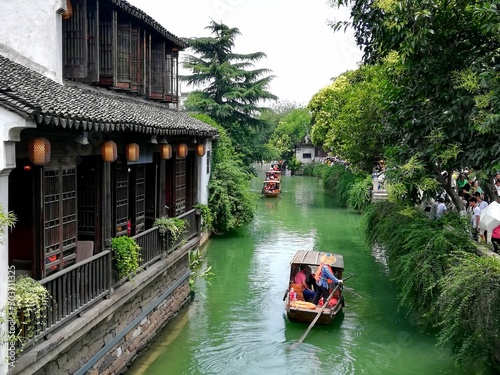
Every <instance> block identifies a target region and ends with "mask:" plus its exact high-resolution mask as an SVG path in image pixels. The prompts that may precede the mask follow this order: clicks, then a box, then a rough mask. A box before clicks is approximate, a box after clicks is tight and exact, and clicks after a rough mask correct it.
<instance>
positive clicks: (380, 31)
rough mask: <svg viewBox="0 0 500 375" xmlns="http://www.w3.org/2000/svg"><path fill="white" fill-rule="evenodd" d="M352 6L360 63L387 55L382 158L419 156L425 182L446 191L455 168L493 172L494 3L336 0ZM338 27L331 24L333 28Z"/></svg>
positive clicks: (497, 153) (396, 160)
mask: <svg viewBox="0 0 500 375" xmlns="http://www.w3.org/2000/svg"><path fill="white" fill-rule="evenodd" d="M335 3H336V4H337V5H349V6H351V19H352V25H353V27H354V29H355V33H356V38H357V42H358V44H359V45H360V47H362V48H363V49H364V52H365V56H364V57H365V62H367V63H371V64H373V63H376V62H379V61H381V59H382V58H384V57H386V56H388V55H390V54H391V53H393V52H394V51H395V52H396V53H397V56H398V57H399V64H398V68H397V69H394V70H392V71H390V72H388V74H389V77H388V78H389V79H390V82H391V83H392V87H388V90H387V88H386V91H385V93H384V97H385V98H386V102H388V103H390V106H388V107H387V124H388V126H386V127H385V137H386V145H387V150H386V156H387V157H389V158H391V159H392V160H393V164H394V165H401V164H404V163H406V162H407V161H408V160H409V159H410V158H411V157H412V156H414V155H416V154H418V155H419V159H420V162H421V163H422V164H423V165H424V168H425V170H426V172H427V174H428V177H430V178H434V179H436V180H437V181H438V182H439V183H440V184H441V186H442V188H443V189H445V190H446V192H447V193H448V194H449V195H450V196H451V197H452V198H453V201H454V202H455V205H456V206H457V209H459V210H461V209H462V208H463V206H462V205H461V201H460V200H459V199H458V197H457V196H456V194H455V192H454V191H453V190H452V189H451V184H450V180H449V179H444V178H442V177H441V176H442V172H444V171H447V172H448V175H449V176H451V172H452V170H454V169H460V168H463V167H464V166H468V167H469V168H473V169H474V170H483V171H485V172H486V173H487V174H489V173H491V172H492V171H493V168H495V167H496V165H498V162H499V160H500V150H499V149H498V147H495V145H496V144H498V142H499V141H500V132H498V129H499V125H500V121H499V120H500V118H499V112H498V110H499V109H500V107H499V106H498V104H499V103H500V102H499V100H498V98H499V94H498V93H499V90H498V85H499V67H500V65H499V64H498V58H499V46H500V40H499V38H498V35H499V34H498V32H497V31H498V20H499V13H498V8H497V6H496V2H495V1H492V0H490V1H481V2H468V1H459V0H452V1H447V0H446V1H445V0H423V1H418V2H417V1H397V0H390V1H369V0H340V1H335ZM340 26H341V25H340V24H336V25H335V27H336V28H339V27H340Z"/></svg>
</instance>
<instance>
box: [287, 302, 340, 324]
mask: <svg viewBox="0 0 500 375" xmlns="http://www.w3.org/2000/svg"><path fill="white" fill-rule="evenodd" d="M286 303H287V309H286V312H287V317H288V320H290V321H291V322H296V323H311V322H312V321H313V320H314V319H315V318H316V316H317V315H318V313H319V312H320V311H321V307H320V306H317V307H316V309H314V310H311V309H303V308H294V307H291V306H289V305H288V301H286ZM341 310H342V302H341V301H339V302H338V303H337V304H336V305H335V306H334V307H332V308H325V309H324V310H323V312H322V313H321V315H320V317H319V318H318V320H317V321H316V324H320V325H330V324H332V323H333V321H334V319H335V316H336V315H337V314H338V313H339V312H340V311H341Z"/></svg>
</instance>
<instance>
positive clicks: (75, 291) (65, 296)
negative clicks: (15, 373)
mask: <svg viewBox="0 0 500 375" xmlns="http://www.w3.org/2000/svg"><path fill="white" fill-rule="evenodd" d="M111 274H112V271H111V252H110V251H103V252H101V253H99V254H97V255H94V256H92V257H90V258H88V259H85V260H84V261H82V262H78V263H77V264H74V265H72V266H70V267H68V268H65V269H63V270H62V271H60V272H57V273H55V274H53V275H51V276H49V277H46V278H45V279H42V280H40V284H41V285H43V286H44V287H45V288H46V289H47V290H48V291H49V294H50V296H51V298H50V299H49V303H48V310H47V315H46V316H45V317H44V321H43V323H42V326H40V327H36V329H35V337H34V338H33V339H32V340H30V341H29V342H28V344H29V343H30V342H31V343H32V342H34V341H36V340H37V339H38V338H39V337H41V336H42V335H43V336H44V335H46V334H48V333H49V332H51V331H53V330H54V329H56V328H57V327H59V326H60V325H62V324H64V323H66V322H68V321H69V320H70V318H71V317H74V316H77V315H78V314H80V313H82V312H83V311H84V310H86V309H88V308H89V307H91V306H92V305H93V304H95V303H96V302H98V301H100V300H101V299H103V298H104V297H106V296H107V295H108V294H109V291H110V288H111Z"/></svg>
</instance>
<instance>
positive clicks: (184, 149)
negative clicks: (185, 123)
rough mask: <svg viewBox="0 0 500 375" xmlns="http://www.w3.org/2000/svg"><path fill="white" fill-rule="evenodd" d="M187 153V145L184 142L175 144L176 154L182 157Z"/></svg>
mask: <svg viewBox="0 0 500 375" xmlns="http://www.w3.org/2000/svg"><path fill="white" fill-rule="evenodd" d="M187 154H188V146H187V145H186V144H185V143H181V144H179V145H177V156H178V157H179V158H181V159H184V158H185V157H186V156H187Z"/></svg>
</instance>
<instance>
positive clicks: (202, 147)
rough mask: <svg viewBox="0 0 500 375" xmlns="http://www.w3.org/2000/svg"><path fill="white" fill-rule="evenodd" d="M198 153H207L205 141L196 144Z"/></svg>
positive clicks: (199, 154)
mask: <svg viewBox="0 0 500 375" xmlns="http://www.w3.org/2000/svg"><path fill="white" fill-rule="evenodd" d="M196 155H198V156H203V155H205V144H204V143H198V144H197V145H196Z"/></svg>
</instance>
